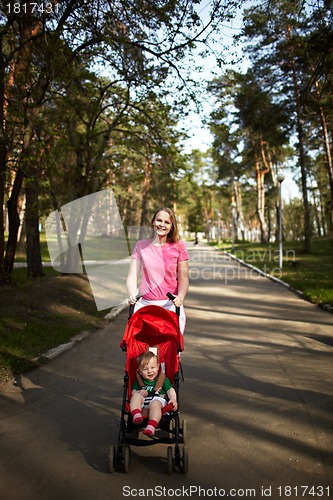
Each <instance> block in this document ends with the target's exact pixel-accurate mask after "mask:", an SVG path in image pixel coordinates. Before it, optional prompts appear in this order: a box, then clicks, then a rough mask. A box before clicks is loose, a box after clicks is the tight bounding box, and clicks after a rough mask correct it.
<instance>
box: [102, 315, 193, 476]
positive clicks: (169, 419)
mask: <svg viewBox="0 0 333 500" xmlns="http://www.w3.org/2000/svg"><path fill="white" fill-rule="evenodd" d="M133 310H134V306H131V307H130V316H129V320H128V323H127V326H126V329H125V332H124V335H123V338H122V340H121V343H120V347H121V349H122V350H123V351H124V352H126V363H125V373H124V385H123V401H122V408H121V418H120V427H119V435H118V444H117V446H112V447H111V450H110V455H109V466H110V471H111V472H113V471H119V472H121V471H122V472H126V473H127V472H128V471H129V466H130V445H133V446H151V445H153V444H157V443H166V444H169V446H168V447H167V468H168V469H167V471H168V473H169V474H172V472H173V471H174V470H175V469H176V470H179V471H180V472H182V473H183V474H186V473H187V471H188V453H187V449H186V447H185V446H183V447H182V449H181V447H180V446H179V445H180V444H184V443H185V434H186V421H185V420H183V421H182V422H180V418H179V379H180V377H181V379H182V381H183V380H184V378H183V373H182V368H181V363H180V352H182V351H183V350H184V339H183V335H182V333H181V332H180V329H179V308H176V313H174V312H172V311H168V310H166V309H164V308H163V307H160V306H155V305H148V306H145V307H142V308H141V309H139V310H138V311H136V312H135V313H134V314H133ZM155 348H156V349H158V352H159V361H160V363H162V362H163V363H164V364H165V374H166V376H167V377H168V378H169V379H170V381H171V383H172V384H173V386H174V389H175V391H176V394H177V401H178V409H177V410H173V409H172V405H168V404H167V405H166V406H165V407H164V408H163V410H162V418H161V421H160V422H159V424H158V427H157V432H156V434H155V435H154V436H151V437H149V438H147V437H146V436H144V435H142V437H141V438H140V431H141V430H142V429H143V426H144V424H143V426H140V425H139V426H138V425H134V424H133V419H132V415H131V412H130V407H129V400H130V397H131V392H132V391H131V388H132V384H133V382H134V380H135V377H136V372H137V357H138V355H139V354H140V353H142V352H144V351H147V350H154V349H155ZM171 445H174V447H173V446H171ZM173 448H174V449H173Z"/></svg>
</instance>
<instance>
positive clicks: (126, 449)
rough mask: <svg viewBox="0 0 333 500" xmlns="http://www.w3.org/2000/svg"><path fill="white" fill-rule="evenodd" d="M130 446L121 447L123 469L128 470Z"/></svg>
mask: <svg viewBox="0 0 333 500" xmlns="http://www.w3.org/2000/svg"><path fill="white" fill-rule="evenodd" d="M130 452H131V450H130V447H129V446H123V447H122V462H123V471H124V472H126V474H127V472H129V467H130Z"/></svg>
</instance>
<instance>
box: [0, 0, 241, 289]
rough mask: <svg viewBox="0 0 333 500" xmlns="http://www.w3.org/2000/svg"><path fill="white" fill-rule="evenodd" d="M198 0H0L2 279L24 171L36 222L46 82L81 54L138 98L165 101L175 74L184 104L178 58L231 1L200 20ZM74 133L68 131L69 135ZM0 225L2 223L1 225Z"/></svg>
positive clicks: (225, 13)
mask: <svg viewBox="0 0 333 500" xmlns="http://www.w3.org/2000/svg"><path fill="white" fill-rule="evenodd" d="M197 3H198V2H197V1H192V2H188V1H186V0H180V1H179V2H173V1H171V2H167V3H165V4H163V5H162V4H157V3H154V2H148V1H144V2H142V3H141V4H140V5H137V4H136V3H132V2H127V1H126V0H124V1H122V2H115V1H113V0H97V1H96V2H86V1H83V0H74V1H72V0H63V1H62V2H57V1H56V0H54V2H53V3H52V5H53V8H52V9H44V11H42V10H43V9H36V8H35V7H34V6H35V4H33V3H30V4H27V5H28V6H29V7H28V11H27V12H25V10H24V9H23V8H22V9H19V11H18V10H17V9H15V8H14V2H13V1H10V2H4V1H2V2H1V5H0V8H1V23H2V26H1V34H2V39H1V50H2V52H1V56H2V58H1V62H0V65H1V71H0V78H1V82H0V88H2V89H3V96H4V97H3V98H2V101H1V104H2V109H1V115H2V117H3V118H4V120H3V122H2V123H4V124H5V125H3V128H2V131H1V137H0V160H1V165H0V173H1V174H3V175H1V178H2V182H4V181H3V179H4V177H5V174H6V173H7V167H8V165H9V162H8V159H9V158H10V159H11V164H13V165H14V164H15V169H13V170H12V171H11V176H10V178H11V181H12V178H13V182H11V184H10V185H9V191H10V198H9V200H8V212H9V236H8V243H7V249H6V256H5V259H4V260H3V253H4V252H3V251H4V237H3V234H1V237H0V246H1V248H0V271H1V276H2V279H5V275H6V276H7V277H8V276H10V274H11V270H12V266H13V261H14V256H15V251H16V241H17V232H18V227H19V217H18V201H19V197H20V196H21V194H22V186H23V183H24V179H25V178H26V179H27V180H28V182H27V186H26V187H27V189H28V190H29V189H30V191H31V192H30V195H29V196H28V198H27V202H28V203H29V204H30V202H31V204H32V210H31V211H30V213H31V214H35V215H34V217H31V218H29V220H28V223H29V224H30V222H31V224H34V225H35V222H36V221H34V222H33V221H32V219H33V218H35V219H36V217H37V216H38V208H37V209H36V201H37V200H38V190H37V188H36V190H35V193H33V192H32V190H33V189H34V187H35V186H36V187H37V180H38V175H36V172H34V171H32V170H31V169H32V168H33V165H32V163H31V162H29V158H32V157H33V154H34V149H33V147H32V146H31V142H32V140H33V139H34V137H35V136H36V127H37V122H38V117H39V116H40V114H41V113H42V111H43V109H44V106H45V105H46V99H48V95H49V91H50V89H52V87H53V85H55V86H57V85H58V83H59V79H60V75H66V74H68V73H69V72H70V71H72V69H73V64H75V62H76V61H82V59H84V64H85V65H86V67H87V68H88V69H90V70H93V69H94V70H96V68H97V67H98V68H99V70H100V68H103V70H104V71H107V72H108V74H109V78H110V80H111V81H114V82H116V81H118V82H120V83H119V84H120V85H122V83H123V82H126V85H125V88H127V89H128V88H131V93H132V94H135V95H136V98H137V99H139V98H140V97H141V98H142V97H144V96H146V95H147V91H148V90H150V92H152V93H157V92H158V93H159V96H160V99H161V100H162V98H164V99H165V100H166V99H167V97H168V95H170V93H169V91H170V88H171V85H173V86H174V82H175V78H176V79H177V82H178V84H177V87H178V92H177V99H174V104H175V103H176V101H178V102H179V103H180V104H181V105H182V106H185V105H186V100H185V96H188V95H190V97H191V98H193V97H194V92H193V91H191V89H190V86H189V84H188V82H189V79H188V72H187V71H186V70H185V68H186V65H185V64H182V61H183V60H185V56H186V55H187V54H188V53H189V51H191V50H192V49H194V48H195V46H197V45H200V44H206V43H207V42H208V40H209V38H210V37H211V35H212V33H213V32H214V30H216V29H217V25H218V23H219V22H220V20H221V19H223V18H226V17H230V15H231V14H232V12H233V11H234V9H235V7H236V5H237V2H229V1H228V2H226V1H225V0H223V1H214V2H212V8H211V13H210V16H209V18H208V21H207V22H205V23H203V22H202V19H201V18H200V15H199V14H198V13H197V8H196V7H197ZM8 5H10V8H8ZM173 91H174V88H173ZM22 103H23V106H22ZM9 124H11V127H9ZM74 135H75V134H74ZM8 137H13V138H14V139H15V143H16V144H17V145H19V147H18V148H16V147H14V142H13V143H12V146H10V147H9V148H8V149H7V147H6V144H8V142H7V139H8ZM76 139H77V137H76V138H75V137H74V136H73V141H74V142H75V140H76ZM102 142H103V141H102ZM75 147H76V156H77V160H79V156H80V152H81V146H80V145H79V144H77V143H76V146H75ZM32 179H33V181H32ZM0 187H1V200H0V201H1V206H3V203H2V202H3V201H4V192H5V189H6V187H5V184H2V185H0ZM28 210H30V208H29V209H28ZM2 215H3V216H4V214H3V213H2ZM2 228H3V225H1V229H0V231H2ZM27 234H30V235H31V238H33V240H34V243H33V247H34V248H36V245H35V243H36V241H35V238H38V234H36V231H35V230H32V231H27ZM37 246H38V242H37ZM34 252H35V250H34ZM34 252H33V253H34ZM29 255H31V253H30V252H29ZM36 266H37V271H33V272H34V273H35V272H37V274H38V273H39V272H40V266H39V270H38V265H37V263H36V262H35V263H34V265H33V268H34V269H35V268H36ZM31 269H32V267H31Z"/></svg>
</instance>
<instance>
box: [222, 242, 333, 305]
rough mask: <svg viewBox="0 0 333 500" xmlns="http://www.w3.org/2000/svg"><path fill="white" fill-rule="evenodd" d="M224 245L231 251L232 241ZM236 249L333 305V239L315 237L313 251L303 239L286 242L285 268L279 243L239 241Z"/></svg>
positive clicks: (318, 301)
mask: <svg viewBox="0 0 333 500" xmlns="http://www.w3.org/2000/svg"><path fill="white" fill-rule="evenodd" d="M220 248H221V249H223V250H226V251H229V252H231V244H230V243H224V244H222V245H220ZM233 253H234V255H235V256H236V257H238V258H240V259H241V260H243V261H245V262H247V263H249V264H251V265H253V266H255V267H257V268H258V269H261V270H262V271H264V272H266V273H268V274H271V275H273V276H275V277H277V278H280V279H281V280H282V281H284V282H285V283H288V284H289V285H290V286H291V287H292V288H294V289H296V290H299V291H301V292H302V293H303V295H304V298H305V299H307V300H309V301H310V302H313V303H314V304H317V305H319V306H322V305H324V304H328V305H330V306H333V239H314V240H313V242H312V249H311V253H309V254H306V253H304V251H303V243H302V242H299V241H297V242H283V245H282V255H283V261H282V262H283V263H282V270H280V269H279V249H278V244H277V243H270V244H266V245H262V244H260V243H247V242H244V243H243V242H237V243H236V244H235V245H234V252H233Z"/></svg>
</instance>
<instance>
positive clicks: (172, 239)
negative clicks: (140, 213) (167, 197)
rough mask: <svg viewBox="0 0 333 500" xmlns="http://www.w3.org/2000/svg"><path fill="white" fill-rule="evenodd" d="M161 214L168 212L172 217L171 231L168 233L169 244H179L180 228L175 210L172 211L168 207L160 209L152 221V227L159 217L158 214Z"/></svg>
mask: <svg viewBox="0 0 333 500" xmlns="http://www.w3.org/2000/svg"><path fill="white" fill-rule="evenodd" d="M159 212H167V213H168V214H169V216H170V221H171V229H170V231H169V233H168V236H167V242H169V243H177V241H179V233H178V226H177V220H176V216H175V213H174V211H173V210H171V208H168V207H161V208H159V209H158V210H156V212H155V213H154V215H153V218H152V220H151V225H153V224H154V221H155V219H156V217H157V214H158V213H159Z"/></svg>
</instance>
